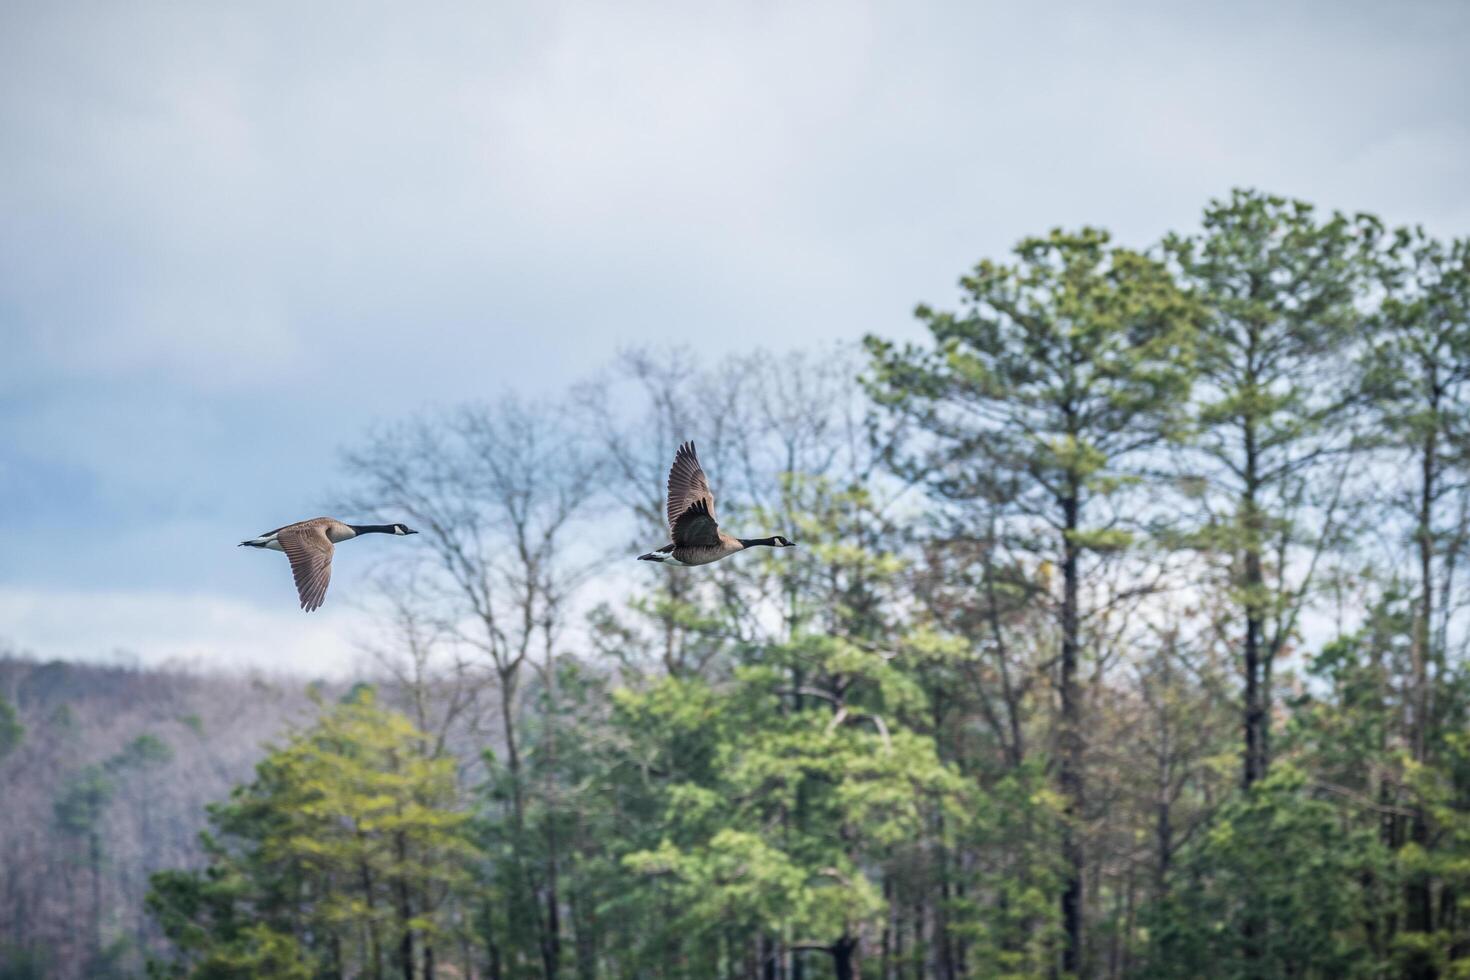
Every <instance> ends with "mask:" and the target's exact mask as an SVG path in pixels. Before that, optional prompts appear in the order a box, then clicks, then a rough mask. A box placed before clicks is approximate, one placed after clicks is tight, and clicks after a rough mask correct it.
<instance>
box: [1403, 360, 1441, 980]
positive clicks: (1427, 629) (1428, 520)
mask: <svg viewBox="0 0 1470 980" xmlns="http://www.w3.org/2000/svg"><path fill="white" fill-rule="evenodd" d="M1431 370H1432V369H1431ZM1436 407H1437V406H1436ZM1437 436H1438V431H1437V428H1431V429H1430V430H1429V432H1428V433H1427V434H1426V435H1425V437H1424V443H1423V445H1422V446H1421V447H1420V450H1421V452H1420V457H1421V458H1420V479H1419V502H1418V513H1417V514H1416V515H1415V516H1416V517H1417V518H1418V521H1417V524H1418V527H1417V528H1416V529H1415V535H1414V536H1415V538H1416V539H1417V542H1416V543H1417V544H1418V549H1419V601H1418V603H1417V606H1418V608H1417V609H1416V610H1415V616H1414V635H1413V637H1412V639H1411V642H1410V645H1409V649H1410V653H1411V656H1412V658H1413V661H1412V673H1413V677H1412V680H1411V684H1412V688H1413V689H1412V691H1411V692H1410V701H1411V706H1410V709H1409V715H1410V726H1409V732H1408V735H1409V745H1410V747H1411V749H1412V751H1413V753H1414V761H1416V762H1419V763H1421V764H1422V763H1423V762H1425V761H1426V759H1427V758H1428V754H1429V753H1428V740H1429V667H1428V663H1429V658H1430V636H1431V626H1430V624H1431V623H1432V622H1433V617H1434V536H1433V531H1432V527H1433V521H1434V494H1435V489H1436V488H1435V476H1436V473H1437V469H1438V467H1437V465H1436V463H1437V456H1438V439H1437ZM1409 839H1410V840H1412V841H1413V842H1414V843H1416V844H1418V845H1419V846H1421V847H1423V846H1425V845H1426V844H1427V843H1428V841H1429V825H1428V822H1427V821H1426V819H1425V817H1424V811H1423V809H1422V808H1419V807H1415V808H1414V815H1413V816H1412V817H1411V818H1409ZM1433 929H1434V897H1433V894H1432V892H1431V889H1430V882H1429V876H1428V875H1426V874H1424V873H1423V872H1422V871H1421V872H1416V873H1414V874H1412V875H1411V876H1410V877H1409V880H1408V881H1407V882H1405V884H1404V930H1405V931H1406V932H1411V933H1412V932H1417V933H1429V932H1431V931H1433ZM1405 975H1406V976H1408V977H1410V978H1413V980H1425V978H1429V977H1433V976H1435V970H1434V967H1433V965H1432V964H1431V963H1429V962H1428V960H1427V958H1425V959H1422V960H1419V961H1416V962H1412V963H1410V964H1409V965H1408V967H1407V969H1406V974H1405Z"/></svg>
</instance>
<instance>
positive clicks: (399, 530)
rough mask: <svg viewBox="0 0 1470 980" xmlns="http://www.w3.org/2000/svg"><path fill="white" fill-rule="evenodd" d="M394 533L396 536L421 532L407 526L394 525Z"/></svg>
mask: <svg viewBox="0 0 1470 980" xmlns="http://www.w3.org/2000/svg"><path fill="white" fill-rule="evenodd" d="M393 533H394V534H418V533H419V532H417V531H415V530H414V529H413V528H411V527H409V526H408V525H407V524H394V525H393Z"/></svg>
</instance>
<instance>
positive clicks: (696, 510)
mask: <svg viewBox="0 0 1470 980" xmlns="http://www.w3.org/2000/svg"><path fill="white" fill-rule="evenodd" d="M672 530H673V532H674V547H676V548H688V547H694V548H714V547H718V546H719V544H720V525H719V524H718V523H717V522H716V521H715V515H714V514H712V513H711V512H710V505H709V501H708V500H705V499H700V500H696V501H694V503H692V504H690V505H689V509H688V510H686V511H684V513H682V514H680V515H679V519H678V520H677V521H675V522H674V526H673V528H672Z"/></svg>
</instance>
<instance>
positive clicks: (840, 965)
mask: <svg viewBox="0 0 1470 980" xmlns="http://www.w3.org/2000/svg"><path fill="white" fill-rule="evenodd" d="M857 946H858V941H857V938H856V937H855V936H843V937H842V938H841V939H839V940H837V942H835V943H833V944H832V945H831V946H830V947H829V948H828V952H830V953H831V954H832V969H833V971H834V972H835V973H836V974H837V980H860V977H861V968H860V967H859V965H858V958H857Z"/></svg>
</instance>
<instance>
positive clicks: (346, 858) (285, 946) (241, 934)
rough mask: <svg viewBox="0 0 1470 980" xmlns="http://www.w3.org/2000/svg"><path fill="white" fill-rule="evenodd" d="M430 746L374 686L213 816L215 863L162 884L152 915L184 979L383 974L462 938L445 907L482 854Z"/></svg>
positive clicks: (271, 761) (278, 756) (210, 840)
mask: <svg viewBox="0 0 1470 980" xmlns="http://www.w3.org/2000/svg"><path fill="white" fill-rule="evenodd" d="M424 744H425V738H424V736H423V735H422V733H420V732H418V731H416V730H415V729H414V728H413V726H412V725H411V724H410V723H409V722H408V720H407V719H405V718H404V717H403V716H401V715H398V714H395V713H393V712H389V711H384V710H382V709H380V708H378V707H377V705H376V703H375V699H374V697H373V694H372V691H371V690H364V691H359V692H357V693H356V694H355V696H354V698H353V699H352V700H350V701H347V702H346V703H343V704H341V705H338V706H335V707H332V708H329V709H325V710H324V712H323V714H322V715H321V717H320V718H319V719H318V721H317V723H316V724H315V725H314V726H313V727H312V728H310V729H308V730H306V731H304V732H302V733H300V734H298V735H296V736H295V737H293V738H292V739H291V741H290V742H289V743H288V744H286V745H285V746H283V747H281V748H279V749H277V750H275V751H274V752H272V753H271V754H270V755H269V756H268V757H267V758H266V759H265V760H264V761H263V762H261V763H260V765H259V766H258V767H257V770H256V778H255V781H254V782H253V783H251V784H250V785H249V786H243V787H240V788H239V789H237V790H236V792H235V793H234V795H233V796H232V798H231V799H230V801H229V802H228V803H225V804H221V805H218V806H215V807H212V808H211V810H210V822H211V823H212V824H213V826H214V828H215V830H214V834H212V835H210V836H208V837H207V838H206V841H205V843H206V847H207V850H208V852H209V855H210V863H209V865H208V867H206V868H205V869H203V870H202V871H189V872H163V873H160V874H158V875H155V876H154V879H153V890H152V892H151V893H150V895H149V907H150V909H151V910H152V911H153V913H154V915H155V916H156V917H157V919H158V922H159V924H160V926H161V927H162V929H163V931H164V933H165V934H166V935H167V936H168V937H169V938H170V939H171V940H172V941H173V942H174V944H175V946H176V947H177V948H178V950H179V951H180V953H181V957H180V960H179V961H178V962H177V963H176V964H174V966H173V970H174V972H175V973H177V974H179V975H188V976H193V977H245V976H265V975H269V976H279V977H297V976H303V977H304V976H312V975H315V973H316V972H317V970H318V969H321V968H325V967H330V968H332V969H333V970H345V971H349V972H353V973H358V972H361V973H363V974H365V975H370V976H382V975H383V974H384V971H385V970H386V969H387V968H388V964H389V963H390V962H391V961H392V960H393V959H394V958H395V956H397V955H398V951H399V950H400V949H401V948H402V945H401V944H402V943H403V941H404V938H405V936H407V937H408V938H409V939H410V940H412V941H417V942H420V943H433V942H435V941H438V940H440V939H442V938H444V937H446V936H447V935H449V932H448V927H447V926H446V925H445V924H444V923H443V922H441V921H439V920H438V919H437V918H436V916H435V915H434V910H435V908H436V907H437V904H438V901H439V900H441V899H442V896H443V894H444V893H446V892H451V891H457V890H461V889H463V888H464V887H465V886H466V885H467V883H468V874H467V866H468V865H469V864H470V862H471V861H472V860H473V858H474V856H475V850H474V848H473V847H472V846H471V845H470V843H469V842H468V840H467V839H466V836H465V824H466V821H467V820H468V815H467V814H465V813H463V812H462V811H460V810H458V809H456V808H455V806H454V802H455V789H454V768H453V760H452V759H449V758H447V757H441V758H437V759H431V758H428V757H426V756H425V755H424V753H423V748H422V746H423V745H424ZM400 966H401V964H400Z"/></svg>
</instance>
